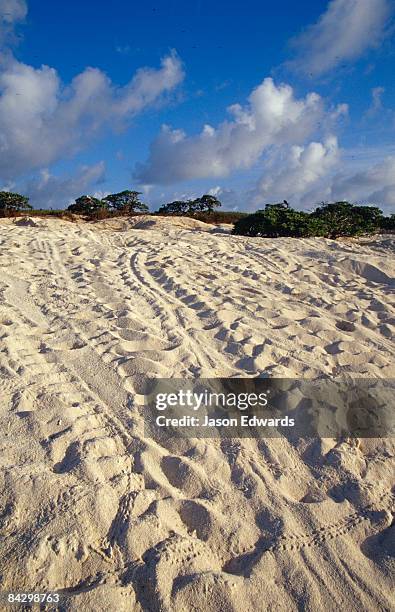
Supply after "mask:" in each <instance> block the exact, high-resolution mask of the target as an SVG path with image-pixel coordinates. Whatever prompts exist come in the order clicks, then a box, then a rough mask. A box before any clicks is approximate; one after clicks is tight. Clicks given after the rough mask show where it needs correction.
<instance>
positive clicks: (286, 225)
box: [233, 204, 324, 238]
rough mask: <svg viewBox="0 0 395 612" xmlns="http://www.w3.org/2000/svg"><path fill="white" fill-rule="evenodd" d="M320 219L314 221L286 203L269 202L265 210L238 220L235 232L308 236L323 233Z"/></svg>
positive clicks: (247, 234)
mask: <svg viewBox="0 0 395 612" xmlns="http://www.w3.org/2000/svg"><path fill="white" fill-rule="evenodd" d="M323 231H324V230H323V228H322V227H321V224H320V223H319V221H317V220H314V221H312V220H311V218H310V215H309V214H308V213H306V212H303V211H298V210H294V209H292V208H289V207H288V206H286V205H285V204H267V205H266V207H265V209H264V210H258V211H257V212H256V213H255V214H252V215H248V216H247V217H243V218H241V219H239V220H238V221H236V223H235V225H234V229H233V233H234V234H236V235H241V236H265V237H267V238H277V237H279V236H294V237H297V238H303V237H307V236H313V235H315V236H319V235H323Z"/></svg>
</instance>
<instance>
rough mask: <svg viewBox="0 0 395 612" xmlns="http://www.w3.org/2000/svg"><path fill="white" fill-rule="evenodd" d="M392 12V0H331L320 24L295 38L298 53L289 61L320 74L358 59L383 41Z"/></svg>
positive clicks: (302, 69)
mask: <svg viewBox="0 0 395 612" xmlns="http://www.w3.org/2000/svg"><path fill="white" fill-rule="evenodd" d="M392 11H393V5H392V2H391V0H331V2H329V4H328V7H327V10H326V12H325V13H323V14H322V15H321V17H320V18H319V20H318V21H317V23H315V24H314V25H312V26H310V27H309V28H307V30H306V31H305V32H303V33H302V34H301V35H300V36H298V37H297V38H296V39H295V40H294V41H293V42H294V46H295V47H296V49H297V52H298V55H297V58H296V59H295V60H294V61H292V62H290V64H291V65H293V66H294V67H295V68H297V69H299V70H301V71H302V72H305V73H307V74H312V75H319V74H322V73H324V72H327V71H328V70H330V69H332V68H334V67H335V66H338V65H339V64H341V63H343V62H345V61H350V60H355V59H357V58H358V57H360V56H361V55H362V54H363V53H364V52H365V51H366V50H367V49H369V48H371V47H374V46H376V45H378V44H379V42H380V41H381V40H382V38H383V37H384V35H385V27H386V24H387V22H388V19H389V17H390V15H391V13H392Z"/></svg>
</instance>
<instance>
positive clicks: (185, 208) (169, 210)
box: [157, 194, 221, 217]
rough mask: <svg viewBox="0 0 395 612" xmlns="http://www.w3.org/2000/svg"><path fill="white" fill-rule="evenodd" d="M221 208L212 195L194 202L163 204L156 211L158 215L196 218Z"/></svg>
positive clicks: (203, 196) (206, 195)
mask: <svg viewBox="0 0 395 612" xmlns="http://www.w3.org/2000/svg"><path fill="white" fill-rule="evenodd" d="M219 206H221V202H220V201H219V200H218V198H216V197H215V196H213V195H208V194H205V195H202V196H201V197H200V198H196V199H195V200H176V201H175V202H169V204H164V205H163V206H161V207H160V208H159V210H158V211H157V214H158V215H179V216H184V215H190V216H194V217H196V216H197V215H198V214H202V213H207V214H212V213H213V211H214V208H218V207H219Z"/></svg>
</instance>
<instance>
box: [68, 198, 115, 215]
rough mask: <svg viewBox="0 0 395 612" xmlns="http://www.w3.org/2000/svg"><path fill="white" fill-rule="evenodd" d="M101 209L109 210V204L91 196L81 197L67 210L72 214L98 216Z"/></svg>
mask: <svg viewBox="0 0 395 612" xmlns="http://www.w3.org/2000/svg"><path fill="white" fill-rule="evenodd" d="M101 209H108V204H107V202H104V201H103V200H99V199H98V198H94V197H93V196H89V195H83V196H80V197H79V198H77V199H76V200H75V202H74V204H70V206H69V207H68V208H67V210H68V211H69V212H71V213H76V214H80V215H88V216H92V215H94V214H97V213H98V211H99V210H101Z"/></svg>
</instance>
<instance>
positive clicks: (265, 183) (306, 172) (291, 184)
mask: <svg viewBox="0 0 395 612" xmlns="http://www.w3.org/2000/svg"><path fill="white" fill-rule="evenodd" d="M338 160H339V150H338V144H337V139H336V138H335V137H334V136H330V137H328V138H327V139H326V140H325V141H324V142H323V143H321V142H310V143H309V144H308V145H306V146H298V145H294V146H292V147H290V148H288V149H287V150H286V151H283V150H280V151H278V152H276V153H275V154H274V156H273V157H272V158H271V160H270V162H269V163H268V164H267V167H266V169H265V172H264V174H263V176H262V178H261V179H260V181H259V184H258V186H257V188H256V189H255V190H254V192H253V193H252V194H251V203H252V205H253V207H254V208H255V207H256V206H258V205H261V204H263V203H267V202H268V201H280V202H282V201H283V200H284V199H285V200H288V201H289V202H290V203H291V204H293V205H294V204H297V203H299V201H300V198H301V197H303V195H304V194H306V192H308V191H310V190H311V189H312V188H313V187H314V186H315V185H316V184H317V183H318V182H319V181H320V180H321V179H322V178H324V177H326V176H327V174H328V172H329V171H330V170H332V168H334V167H335V165H336V164H337V162H338Z"/></svg>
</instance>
